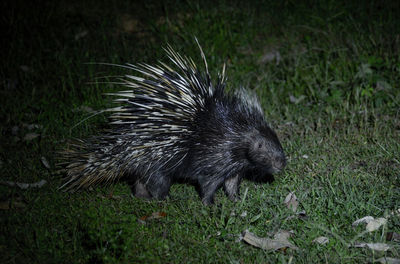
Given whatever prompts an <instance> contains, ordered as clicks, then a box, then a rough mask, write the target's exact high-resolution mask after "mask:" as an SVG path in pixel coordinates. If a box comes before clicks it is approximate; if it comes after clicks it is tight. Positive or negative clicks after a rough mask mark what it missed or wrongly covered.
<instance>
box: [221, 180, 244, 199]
mask: <svg viewBox="0 0 400 264" xmlns="http://www.w3.org/2000/svg"><path fill="white" fill-rule="evenodd" d="M240 181H241V178H240V177H239V174H236V176H233V177H230V178H227V179H226V180H225V181H224V190H225V193H226V195H227V196H228V198H229V199H230V200H231V201H234V202H236V201H237V200H238V199H239V185H240Z"/></svg>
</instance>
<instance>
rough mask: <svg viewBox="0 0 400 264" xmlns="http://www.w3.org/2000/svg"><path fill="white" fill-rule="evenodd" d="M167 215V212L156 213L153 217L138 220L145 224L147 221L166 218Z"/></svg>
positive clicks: (148, 216)
mask: <svg viewBox="0 0 400 264" xmlns="http://www.w3.org/2000/svg"><path fill="white" fill-rule="evenodd" d="M166 215H167V213H165V212H154V213H152V214H151V215H145V216H142V217H140V218H139V219H138V220H139V222H140V223H142V224H145V223H146V221H149V220H153V219H158V218H162V217H165V216H166Z"/></svg>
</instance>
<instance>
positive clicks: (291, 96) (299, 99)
mask: <svg viewBox="0 0 400 264" xmlns="http://www.w3.org/2000/svg"><path fill="white" fill-rule="evenodd" d="M305 98H306V96H305V95H300V96H299V97H298V98H297V97H295V96H294V95H289V102H291V103H292V104H298V103H300V102H301V101H303V100H304V99H305Z"/></svg>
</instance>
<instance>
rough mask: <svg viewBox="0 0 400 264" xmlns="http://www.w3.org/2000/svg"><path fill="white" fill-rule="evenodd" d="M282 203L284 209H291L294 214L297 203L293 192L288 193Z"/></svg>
mask: <svg viewBox="0 0 400 264" xmlns="http://www.w3.org/2000/svg"><path fill="white" fill-rule="evenodd" d="M284 203H285V204H286V207H287V208H289V209H292V211H293V212H296V210H297V206H298V205H299V202H298V201H297V197H296V195H295V194H294V192H290V193H289V194H288V195H287V196H286V198H285V201H284Z"/></svg>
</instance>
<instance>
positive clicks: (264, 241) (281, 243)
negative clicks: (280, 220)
mask: <svg viewBox="0 0 400 264" xmlns="http://www.w3.org/2000/svg"><path fill="white" fill-rule="evenodd" d="M286 232H287V231H286ZM286 232H281V233H279V234H278V235H277V234H275V237H276V238H275V239H270V238H265V237H264V238H263V237H258V236H256V235H254V234H253V233H251V232H249V231H248V230H246V231H244V233H243V240H244V241H246V242H247V243H248V244H250V245H252V246H255V247H258V248H261V249H264V250H279V249H286V248H291V249H294V250H297V249H298V247H296V246H295V245H293V244H292V243H290V242H289V240H288V239H287V238H288V235H287V233H286Z"/></svg>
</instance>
